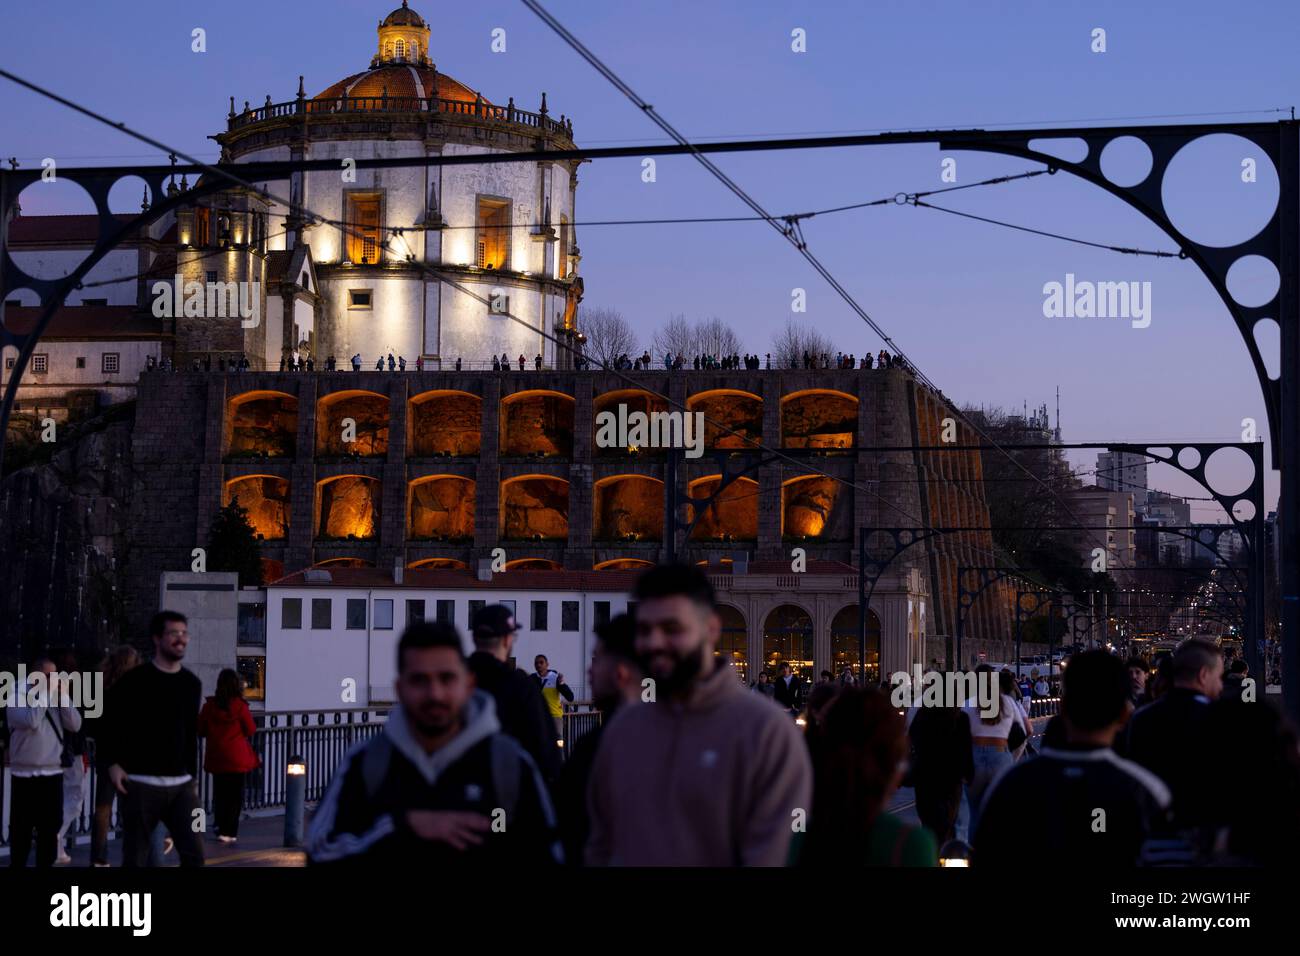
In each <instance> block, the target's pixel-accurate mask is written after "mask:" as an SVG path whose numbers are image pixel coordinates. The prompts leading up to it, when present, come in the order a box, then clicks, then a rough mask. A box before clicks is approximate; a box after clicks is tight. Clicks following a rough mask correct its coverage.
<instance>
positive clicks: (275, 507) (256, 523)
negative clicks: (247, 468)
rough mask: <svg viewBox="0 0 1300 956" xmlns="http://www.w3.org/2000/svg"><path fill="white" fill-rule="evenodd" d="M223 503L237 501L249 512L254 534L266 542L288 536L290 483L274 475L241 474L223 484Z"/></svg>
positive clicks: (249, 521)
mask: <svg viewBox="0 0 1300 956" xmlns="http://www.w3.org/2000/svg"><path fill="white" fill-rule="evenodd" d="M223 491H224V495H223V498H224V501H225V503H226V504H229V503H230V502H231V501H234V500H237V501H238V502H239V505H240V507H241V508H243V509H244V510H245V511H247V512H248V523H249V524H251V525H252V526H253V533H254V534H256V535H257V536H258V537H259V538H262V539H263V540H266V541H278V540H280V539H282V538H284V537H287V536H288V534H289V514H290V511H291V508H290V505H289V482H288V480H287V479H285V478H280V477H278V476H276V475H241V476H240V477H238V478H231V479H230V480H229V481H227V482H226V484H225V488H224V489H223Z"/></svg>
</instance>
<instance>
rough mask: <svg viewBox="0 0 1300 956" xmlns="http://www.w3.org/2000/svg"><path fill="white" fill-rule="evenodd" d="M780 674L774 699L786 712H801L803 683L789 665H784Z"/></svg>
mask: <svg viewBox="0 0 1300 956" xmlns="http://www.w3.org/2000/svg"><path fill="white" fill-rule="evenodd" d="M778 674H779V676H778V677H777V679H776V691H775V693H774V694H773V699H774V700H775V701H776V702H777V703H778V704H780V705H781V706H782V707H784V708H785V709H786V710H793V711H797V710H799V709H800V708H802V707H803V681H801V680H799V678H798V677H795V676H794V670H793V668H791V667H790V665H789V664H784V663H783V664H782V665H781V668H780V670H779V671H778Z"/></svg>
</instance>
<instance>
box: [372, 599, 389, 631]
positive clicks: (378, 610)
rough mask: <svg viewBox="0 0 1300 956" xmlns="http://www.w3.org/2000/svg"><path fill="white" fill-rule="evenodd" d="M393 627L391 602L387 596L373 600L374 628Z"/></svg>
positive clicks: (385, 629)
mask: <svg viewBox="0 0 1300 956" xmlns="http://www.w3.org/2000/svg"><path fill="white" fill-rule="evenodd" d="M392 629H393V602H392V601H391V600H388V599H387V598H379V599H377V600H376V601H375V630H376V631H391V630H392Z"/></svg>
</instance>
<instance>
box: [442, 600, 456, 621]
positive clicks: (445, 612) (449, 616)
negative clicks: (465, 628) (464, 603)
mask: <svg viewBox="0 0 1300 956" xmlns="http://www.w3.org/2000/svg"><path fill="white" fill-rule="evenodd" d="M438 623H439V624H455V623H456V602H455V601H439V602H438Z"/></svg>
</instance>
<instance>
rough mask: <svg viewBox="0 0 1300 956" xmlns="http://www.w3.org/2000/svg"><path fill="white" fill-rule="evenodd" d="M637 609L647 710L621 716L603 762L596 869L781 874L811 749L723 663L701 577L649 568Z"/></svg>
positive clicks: (799, 816) (607, 739) (802, 809)
mask: <svg viewBox="0 0 1300 956" xmlns="http://www.w3.org/2000/svg"><path fill="white" fill-rule="evenodd" d="M635 598H636V601H637V602H638V603H637V606H636V652H637V655H638V656H639V657H640V659H641V663H642V666H643V669H644V672H645V675H646V677H647V681H646V683H645V684H644V690H643V692H642V695H641V697H642V700H643V701H645V702H644V703H640V704H637V705H635V706H630V707H625V708H622V709H621V710H620V711H619V712H618V713H617V714H616V716H615V717H614V719H613V720H612V721H611V722H610V724H609V727H608V728H607V729H606V731H605V733H604V738H603V739H602V741H601V745H600V749H599V751H598V752H597V754H596V762H595V766H594V768H593V771H592V778H591V785H590V790H589V791H588V802H589V804H590V809H591V836H590V839H589V841H588V843H587V852H586V861H587V863H588V865H591V866H781V865H783V864H784V863H785V862H786V857H787V854H788V852H789V846H790V839H791V837H792V835H793V834H794V832H795V830H796V829H802V827H803V825H804V822H805V820H806V818H807V815H808V809H809V807H810V805H811V801H812V767H811V764H810V761H809V759H808V749H807V747H806V745H805V744H804V741H803V738H802V737H801V736H800V734H799V731H798V729H797V728H796V727H795V724H794V722H793V721H791V720H790V718H789V716H788V715H787V714H786V713H785V712H783V711H782V710H781V709H780V708H778V707H776V706H775V705H774V704H773V703H772V702H771V701H770V700H768V699H767V698H766V697H761V696H759V695H757V694H751V693H747V692H746V689H745V687H744V685H743V684H742V683H741V682H740V679H739V678H738V677H737V675H736V673H735V671H734V670H733V669H732V667H731V664H730V663H729V662H728V661H726V660H724V659H722V658H719V657H717V656H716V655H715V650H716V648H717V646H718V639H719V637H720V635H721V633H722V624H721V622H720V620H719V618H718V615H717V612H716V610H715V609H714V596H713V588H712V587H711V586H710V585H709V581H708V578H707V577H705V576H704V574H703V573H701V572H700V571H699V570H698V569H697V568H693V567H686V566H683V565H667V566H661V567H657V568H653V569H651V570H649V571H647V572H646V573H645V574H644V575H642V576H641V578H640V579H639V580H638V581H637V585H636V588H635Z"/></svg>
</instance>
